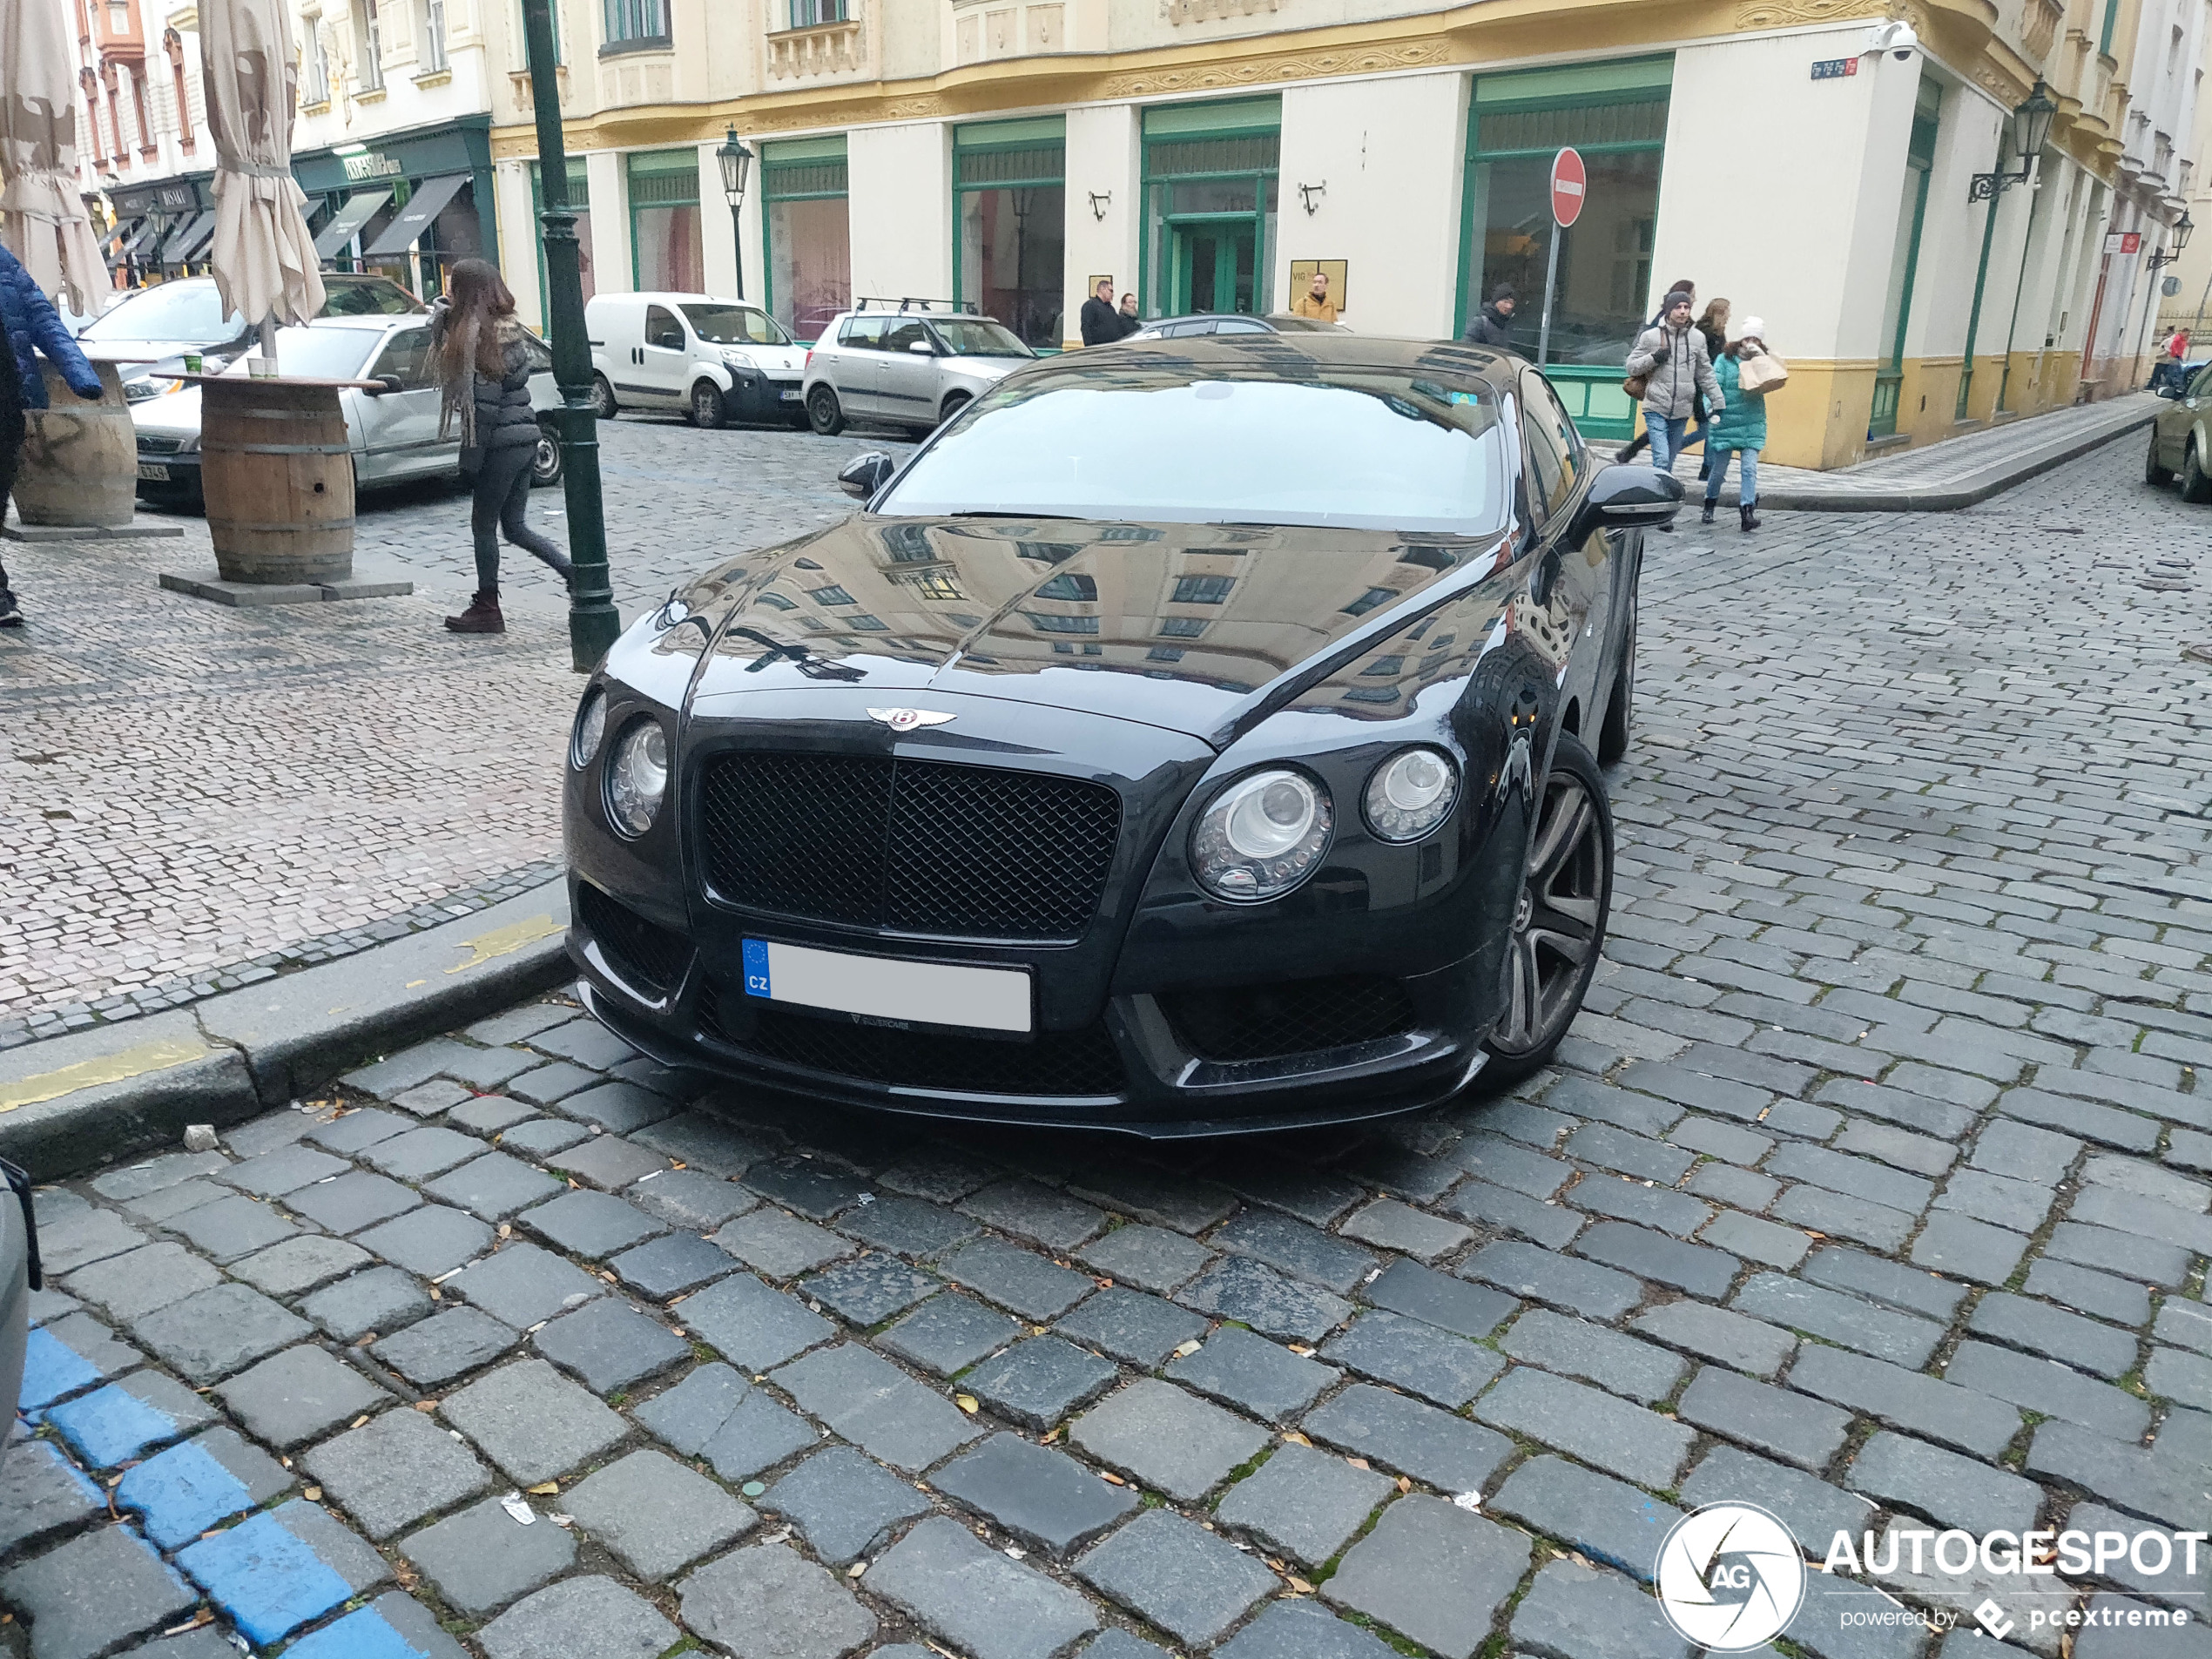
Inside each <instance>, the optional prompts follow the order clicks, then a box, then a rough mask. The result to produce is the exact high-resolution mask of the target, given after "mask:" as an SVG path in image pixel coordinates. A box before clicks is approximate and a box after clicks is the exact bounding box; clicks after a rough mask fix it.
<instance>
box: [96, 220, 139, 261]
mask: <svg viewBox="0 0 2212 1659" xmlns="http://www.w3.org/2000/svg"><path fill="white" fill-rule="evenodd" d="M145 227H146V221H145V219H144V218H138V219H132V221H131V222H130V223H129V224H127V225H124V224H118V225H117V226H116V227H115V228H114V229H113V230H111V231H110V232H109V233H107V234H106V235H105V237H103V238H102V239H101V242H102V244H103V246H107V247H109V248H111V249H112V250H114V251H113V252H112V253H110V254H109V255H108V256H107V257H108V263H109V264H111V265H112V264H114V263H115V262H116V261H117V260H121V259H123V258H125V256H126V255H127V254H129V253H130V252H131V244H132V241H133V240H135V239H137V237H138V233H139V232H140V231H143V230H144V229H145Z"/></svg>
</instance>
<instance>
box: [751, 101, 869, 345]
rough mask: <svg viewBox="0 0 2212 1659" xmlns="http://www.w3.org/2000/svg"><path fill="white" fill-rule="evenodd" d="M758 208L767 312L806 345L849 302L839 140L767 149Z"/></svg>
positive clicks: (849, 256) (848, 234)
mask: <svg viewBox="0 0 2212 1659" xmlns="http://www.w3.org/2000/svg"><path fill="white" fill-rule="evenodd" d="M760 179H761V188H760V211H761V214H762V226H761V230H762V234H763V239H764V240H765V243H766V245H767V253H768V258H767V265H768V293H767V303H768V309H769V310H770V312H772V314H774V316H775V319H776V320H777V321H778V322H780V323H781V324H783V326H784V327H786V328H787V329H789V330H790V331H791V332H792V334H793V335H795V336H796V337H797V338H799V339H800V340H803V341H813V340H815V339H817V338H819V335H820V334H821V332H822V330H823V329H824V328H825V327H827V326H828V324H829V321H830V320H831V319H832V318H833V317H834V316H836V315H837V314H838V313H840V311H843V310H844V309H845V308H846V307H847V306H848V305H850V304H851V303H852V302H853V239H852V226H851V220H850V219H849V217H848V215H847V212H846V167H845V140H844V138H841V137H839V138H802V139H798V140H794V141H792V142H788V143H782V144H766V145H762V146H761V152H760Z"/></svg>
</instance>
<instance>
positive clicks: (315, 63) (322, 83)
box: [177, 17, 330, 108]
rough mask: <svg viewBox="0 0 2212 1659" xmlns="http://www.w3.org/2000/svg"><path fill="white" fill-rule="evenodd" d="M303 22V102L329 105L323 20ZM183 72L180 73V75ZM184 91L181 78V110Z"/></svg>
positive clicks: (178, 88)
mask: <svg viewBox="0 0 2212 1659" xmlns="http://www.w3.org/2000/svg"><path fill="white" fill-rule="evenodd" d="M302 21H303V22H304V23H305V24H307V51H306V53H305V54H304V56H305V57H306V58H307V86H306V87H305V88H304V89H303V90H302V91H301V94H300V96H301V98H302V101H303V102H306V103H308V104H327V103H329V102H330V51H329V49H328V48H327V46H326V45H325V44H323V37H322V19H321V18H320V17H307V18H304V19H302ZM181 72H182V71H179V74H180V75H181ZM184 89H185V84H184V82H183V80H182V79H181V78H180V79H179V81H178V83H177V91H178V98H177V103H178V105H179V107H180V108H181V107H182V106H183V104H184V101H185V100H184V97H183V93H184Z"/></svg>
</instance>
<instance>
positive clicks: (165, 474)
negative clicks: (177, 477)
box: [138, 461, 169, 484]
mask: <svg viewBox="0 0 2212 1659" xmlns="http://www.w3.org/2000/svg"><path fill="white" fill-rule="evenodd" d="M138 476H139V477H141V478H151V479H152V481H153V482H156V483H158V484H165V483H167V482H169V469H168V468H167V467H165V466H164V465H163V464H162V463H161V462H158V461H141V462H139V463H138Z"/></svg>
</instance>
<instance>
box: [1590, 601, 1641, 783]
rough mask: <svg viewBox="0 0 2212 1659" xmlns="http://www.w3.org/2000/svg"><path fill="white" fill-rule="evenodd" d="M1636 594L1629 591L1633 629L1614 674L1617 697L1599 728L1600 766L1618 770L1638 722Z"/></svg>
mask: <svg viewBox="0 0 2212 1659" xmlns="http://www.w3.org/2000/svg"><path fill="white" fill-rule="evenodd" d="M1636 620H1637V604H1636V590H1635V588H1633V587H1631V588H1630V589H1629V625H1628V627H1627V628H1626V629H1624V630H1623V631H1622V635H1621V664H1620V666H1619V667H1618V668H1616V669H1615V670H1614V671H1613V695H1612V696H1610V697H1608V698H1606V700H1605V721H1604V724H1603V725H1600V726H1599V727H1598V732H1597V763H1598V765H1601V766H1617V765H1620V764H1621V760H1622V757H1623V756H1624V755H1626V754H1627V753H1628V752H1629V725H1630V724H1631V723H1632V722H1633V721H1634V720H1635V700H1636Z"/></svg>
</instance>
